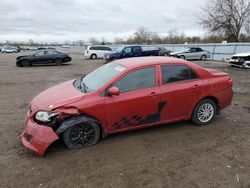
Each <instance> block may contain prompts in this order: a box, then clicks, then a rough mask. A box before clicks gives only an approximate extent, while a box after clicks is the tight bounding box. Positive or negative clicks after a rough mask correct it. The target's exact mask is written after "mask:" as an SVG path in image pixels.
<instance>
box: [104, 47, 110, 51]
mask: <svg viewBox="0 0 250 188" xmlns="http://www.w3.org/2000/svg"><path fill="white" fill-rule="evenodd" d="M102 50H104V51H111V48H109V47H102Z"/></svg>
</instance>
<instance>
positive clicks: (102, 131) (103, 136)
mask: <svg viewBox="0 0 250 188" xmlns="http://www.w3.org/2000/svg"><path fill="white" fill-rule="evenodd" d="M76 116H84V117H88V118H92V119H94V120H95V121H96V124H97V125H98V126H99V129H100V136H101V137H102V138H105V137H106V136H107V131H106V129H105V128H104V126H103V125H102V124H101V123H100V121H99V120H98V119H97V118H95V117H93V116H90V115H88V114H85V113H81V114H79V115H72V116H69V117H67V118H66V119H65V120H64V121H66V120H68V119H70V118H73V117H76ZM60 126H61V125H60ZM60 126H59V127H58V129H60ZM62 132H64V131H62ZM62 132H61V131H60V134H61V133H62Z"/></svg>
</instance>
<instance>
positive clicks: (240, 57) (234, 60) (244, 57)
mask: <svg viewBox="0 0 250 188" xmlns="http://www.w3.org/2000/svg"><path fill="white" fill-rule="evenodd" d="M229 63H230V64H231V65H232V66H235V67H242V68H248V69H249V68H250V52H248V53H240V54H235V55H233V56H232V57H231V59H230V60H229Z"/></svg>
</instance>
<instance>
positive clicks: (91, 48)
mask: <svg viewBox="0 0 250 188" xmlns="http://www.w3.org/2000/svg"><path fill="white" fill-rule="evenodd" d="M89 49H90V50H101V49H100V47H98V46H92V47H90V48H89Z"/></svg>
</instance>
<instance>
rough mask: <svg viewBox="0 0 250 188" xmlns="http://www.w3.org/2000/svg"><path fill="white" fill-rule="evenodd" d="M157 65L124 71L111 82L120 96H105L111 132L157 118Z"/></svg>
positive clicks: (106, 112) (146, 123) (153, 120)
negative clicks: (116, 79)
mask: <svg viewBox="0 0 250 188" xmlns="http://www.w3.org/2000/svg"><path fill="white" fill-rule="evenodd" d="M156 80H157V75H156V67H155V66H150V67H145V68H140V69H137V70H133V71H131V72H129V73H127V74H126V75H125V76H123V77H122V78H120V79H119V80H118V81H117V82H115V83H114V84H113V86H115V87H118V88H119V89H120V92H121V94H120V95H119V96H106V97H105V115H106V117H107V122H108V125H109V130H110V131H112V132H116V131H121V130H127V129H133V128H138V127H143V126H146V125H149V124H152V123H155V122H158V121H159V119H160V115H159V114H160V113H159V104H158V95H159V87H158V86H157V81H156Z"/></svg>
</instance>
